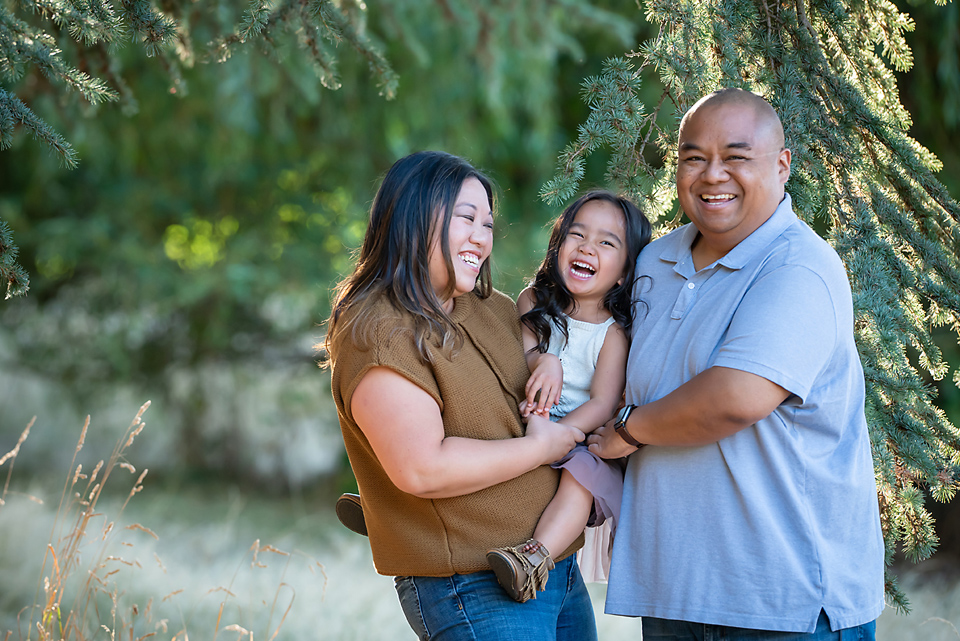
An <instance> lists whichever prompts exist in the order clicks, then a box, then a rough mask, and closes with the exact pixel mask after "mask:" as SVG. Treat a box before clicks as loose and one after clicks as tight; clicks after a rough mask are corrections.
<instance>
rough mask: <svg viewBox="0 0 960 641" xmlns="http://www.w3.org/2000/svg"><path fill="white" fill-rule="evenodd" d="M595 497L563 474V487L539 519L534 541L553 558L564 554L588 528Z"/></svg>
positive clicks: (573, 479)
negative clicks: (543, 547) (542, 546)
mask: <svg viewBox="0 0 960 641" xmlns="http://www.w3.org/2000/svg"><path fill="white" fill-rule="evenodd" d="M592 507H593V494H591V493H590V491H589V490H587V488H585V487H583V486H582V485H580V483H579V482H577V480H576V479H575V478H574V477H573V474H571V473H570V472H569V471H567V470H563V473H562V474H561V475H560V487H559V488H557V493H556V494H555V495H554V497H553V500H551V501H550V503H549V504H548V505H547V508H546V509H545V510H544V511H543V514H542V515H541V516H540V520H539V521H538V522H537V529H536V530H535V531H534V533H533V538H535V539H536V540H537V541H539V542H540V543H542V544H543V545H544V546H546V548H547V551H549V552H550V554H551V555H554V556H556V555H559V554H563V552H564V550H566V549H567V548H568V547H570V545H571V544H572V543H573V542H574V541H576V540H577V537H578V536H580V534H581V533H582V532H583V529H584V528H585V527H586V526H587V519H589V518H590V509H591V508H592Z"/></svg>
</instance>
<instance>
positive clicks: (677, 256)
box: [660, 192, 797, 269]
mask: <svg viewBox="0 0 960 641" xmlns="http://www.w3.org/2000/svg"><path fill="white" fill-rule="evenodd" d="M796 221H797V215H796V214H795V213H794V212H793V202H792V200H791V199H790V194H788V193H786V192H784V194H783V200H781V201H780V204H779V205H778V206H777V208H776V210H775V211H774V212H773V215H772V216H770V218H768V219H767V220H766V221H765V222H764V223H763V224H762V225H760V226H759V227H758V228H757V229H756V230H754V232H753V233H752V234H750V235H749V236H747V237H746V238H744V239H743V240H741V241H740V243H739V244H738V245H737V246H736V247H734V248H733V249H731V250H730V251H729V252H727V254H726V255H725V256H724V257H723V258H721V259H719V260H718V261H716V263H715V264H717V265H723V266H724V267H726V268H728V269H741V268H742V267H743V266H744V265H746V264H747V263H748V262H750V259H751V258H753V256H754V255H756V254H757V252H760V251H762V250H763V249H765V248H766V247H767V246H768V245H770V243H772V242H773V241H774V239H776V238H777V237H778V236H779V235H780V234H782V233H783V232H784V230H786V229H787V227H789V226H790V225H792V224H793V223H794V222H796ZM698 233H699V232H698V231H697V228H696V226H695V225H694V224H693V223H688V224H687V225H684V226H683V227H682V228H681V229H679V230H678V232H677V234H678V238H677V242H676V243H672V244H670V245H667V246H666V247H664V248H663V251H662V252H661V253H660V259H661V260H665V261H668V262H671V263H682V262H684V259H686V258H690V264H691V265H692V264H693V259H692V257H691V252H690V247H691V245H693V241H694V240H696V238H697V234H698Z"/></svg>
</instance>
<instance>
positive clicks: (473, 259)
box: [460, 254, 480, 267]
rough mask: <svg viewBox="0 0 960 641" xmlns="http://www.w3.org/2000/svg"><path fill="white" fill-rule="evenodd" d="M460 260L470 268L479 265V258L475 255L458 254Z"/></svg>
mask: <svg viewBox="0 0 960 641" xmlns="http://www.w3.org/2000/svg"><path fill="white" fill-rule="evenodd" d="M460 260H462V261H463V262H465V263H466V264H468V265H470V266H472V267H477V266H479V265H480V258H479V257H478V256H476V255H475V254H460Z"/></svg>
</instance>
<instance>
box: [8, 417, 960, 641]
mask: <svg viewBox="0 0 960 641" xmlns="http://www.w3.org/2000/svg"><path fill="white" fill-rule="evenodd" d="M135 437H137V438H139V436H138V433H137V421H134V423H133V424H131V427H130V429H129V430H128V432H127V434H125V435H124V437H123V439H122V440H121V442H120V443H118V446H117V449H116V450H115V451H114V452H113V453H112V454H111V455H110V456H104V463H103V464H102V465H100V466H99V469H97V466H92V467H90V468H89V469H85V468H86V466H80V469H77V467H72V468H71V470H69V471H67V470H64V471H62V472H60V471H55V472H54V471H52V472H51V475H50V477H49V478H46V477H45V478H43V479H26V478H18V476H17V474H16V473H11V472H12V470H11V466H12V464H13V463H15V456H8V457H7V459H6V461H4V465H3V466H0V483H3V485H2V488H3V489H2V499H3V504H2V505H0V641H19V640H23V639H60V638H63V639H67V640H69V641H81V640H92V639H109V640H111V641H114V640H117V641H121V640H122V641H140V640H142V639H157V640H159V639H168V640H172V641H177V640H178V639H182V640H183V641H189V639H193V640H194V641H210V640H213V639H218V638H219V639H224V640H231V641H232V640H233V639H237V640H238V641H239V640H240V639H250V641H253V640H254V639H256V640H258V641H259V640H270V639H298V640H303V639H331V640H337V641H351V640H365V641H366V640H369V641H376V640H381V639H382V640H387V639H389V640H391V641H393V640H396V639H410V640H411V641H412V640H413V639H414V636H413V633H412V632H411V631H410V629H409V628H408V626H407V624H406V621H405V620H404V618H403V614H402V612H401V610H400V606H399V604H398V603H397V599H396V594H395V592H394V590H393V581H392V579H391V578H389V577H383V576H380V575H378V574H376V572H375V571H374V569H373V564H372V561H371V556H370V551H369V548H368V546H367V541H366V539H365V538H363V537H361V536H358V535H355V534H353V533H351V532H349V531H347V530H346V529H345V528H343V527H342V526H340V525H339V523H338V522H337V520H336V517H335V516H334V513H333V509H332V508H333V499H334V497H335V494H336V493H335V492H334V491H333V490H330V491H322V490H315V491H312V492H309V493H302V494H299V495H294V496H285V497H283V498H278V497H276V496H270V495H267V494H265V493H262V492H257V491H256V488H248V489H246V490H245V491H241V490H240V489H237V488H236V487H234V486H231V485H229V484H223V483H217V482H206V483H203V484H199V483H190V484H180V485H171V484H170V481H167V482H158V483H156V484H151V481H150V476H149V474H146V473H145V472H144V471H143V470H138V469H136V467H135V462H130V461H127V460H126V459H125V457H124V451H125V447H126V446H128V445H129V443H131V442H132V440H133V438H135ZM79 449H80V448H78V450H79ZM0 456H2V455H0ZM94 472H96V474H94ZM144 475H145V476H144ZM61 496H62V497H63V498H61ZM900 580H901V585H902V586H903V587H904V588H905V590H906V592H907V594H908V596H909V597H910V599H911V602H912V605H913V610H914V611H913V614H911V615H909V616H904V615H899V614H897V613H895V612H894V610H893V609H892V608H888V609H887V610H886V611H885V612H884V614H883V615H882V616H881V618H880V621H879V625H878V638H879V639H881V640H882V641H948V640H950V641H953V640H958V639H960V632H958V628H960V571H958V570H957V568H955V567H952V566H950V565H948V564H946V563H945V562H944V561H941V560H939V559H937V558H936V557H934V559H932V560H930V561H928V562H925V563H924V564H921V565H919V566H908V567H906V568H904V569H903V570H902V571H901V572H900ZM604 591H605V590H604V586H603V585H600V584H592V585H590V592H591V595H592V596H593V600H594V606H595V609H596V613H597V620H598V627H599V632H600V639H601V640H603V639H631V640H634V639H640V624H639V621H638V620H633V619H626V618H622V617H612V616H607V615H604V614H602V610H603V597H604Z"/></svg>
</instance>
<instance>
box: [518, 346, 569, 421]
mask: <svg viewBox="0 0 960 641" xmlns="http://www.w3.org/2000/svg"><path fill="white" fill-rule="evenodd" d="M562 389H563V365H561V364H560V359H559V358H557V357H556V356H554V355H553V354H540V356H539V357H538V358H537V365H536V367H534V368H533V373H532V374H530V378H529V379H528V380H527V387H526V392H527V399H526V402H527V414H530V413H537V414H544V413H547V414H549V413H550V408H552V407H553V406H554V405H556V404H557V402H558V401H559V400H560V391H561V390H562ZM538 393H539V396H538V395H537V394H538Z"/></svg>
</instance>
